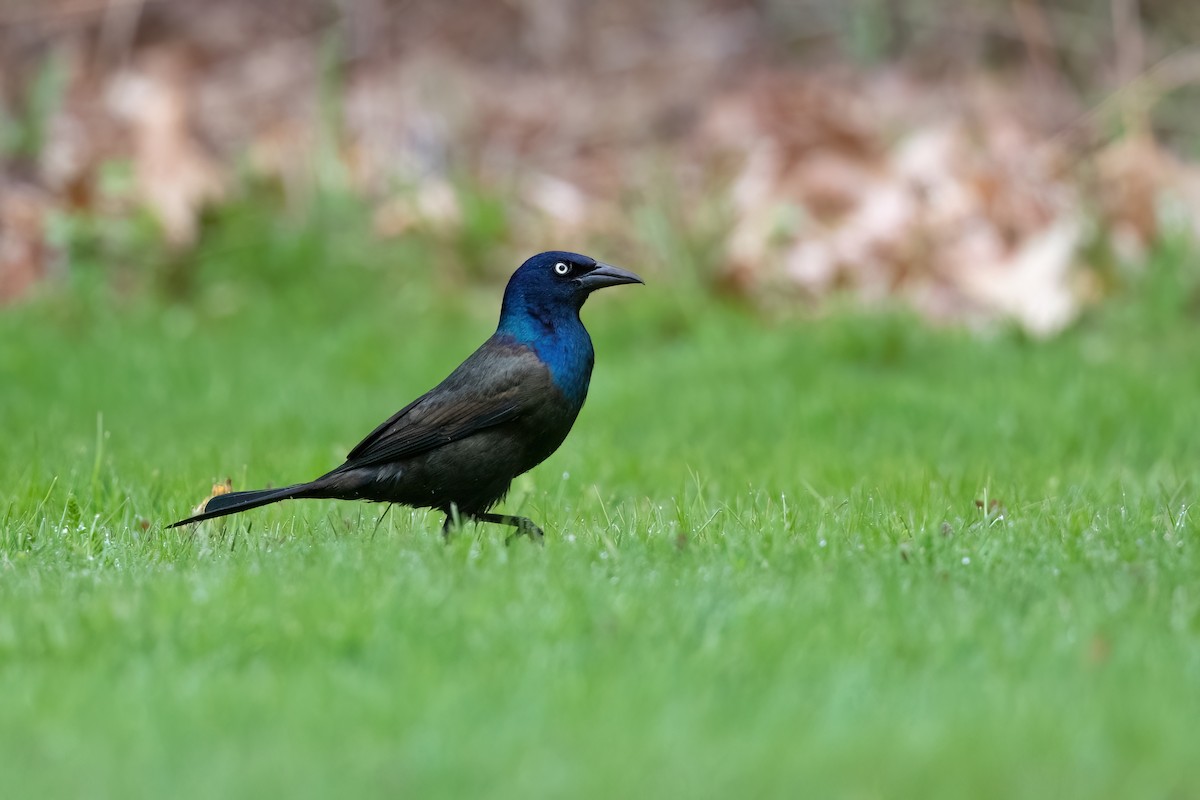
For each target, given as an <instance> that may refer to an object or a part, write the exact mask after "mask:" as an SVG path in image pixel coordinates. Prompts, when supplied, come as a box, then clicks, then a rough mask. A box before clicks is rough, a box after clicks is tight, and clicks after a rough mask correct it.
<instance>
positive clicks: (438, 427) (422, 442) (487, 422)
mask: <svg viewBox="0 0 1200 800" xmlns="http://www.w3.org/2000/svg"><path fill="white" fill-rule="evenodd" d="M622 283H642V279H641V278H639V277H638V276H637V275H634V274H633V273H632V272H628V271H626V270H623V269H619V268H617V267H614V266H611V265H609V264H602V263H600V262H599V261H596V260H595V259H593V258H588V257H587V256H584V255H579V254H578V253H567V252H561V251H551V252H548V253H540V254H538V255H536V256H534V257H532V258H530V259H529V260H528V261H526V262H525V263H524V264H522V265H521V267H520V269H518V270H517V271H516V272H515V273H513V276H512V278H510V279H509V281H508V286H507V288H505V290H504V302H503V305H502V306H501V308H500V324H499V326H498V327H497V328H496V332H495V333H494V334H493V335H492V337H491V338H490V339H488V340H487V341H486V342H484V343H483V345H482V346H480V348H479V349H478V350H476V351H475V352H474V353H472V354H471V356H470V357H469V358H467V360H466V361H464V362H463V363H462V364H460V365H459V367H458V369H456V370H454V372H452V373H450V375H449V377H447V378H446V379H445V380H444V381H442V382H441V383H440V384H438V385H437V386H436V387H434V388H433V389H432V390H431V391H429V392H428V393H426V394H424V395H422V396H421V397H419V398H417V399H416V400H414V401H413V402H411V403H409V404H408V405H407V406H405V407H404V408H402V409H400V410H399V411H397V412H396V413H395V414H394V415H392V417H391V418H390V419H388V420H387V421H385V422H384V423H383V424H381V425H380V426H379V427H377V428H376V429H375V430H373V431H371V433H370V434H369V435H368V436H367V438H365V439H363V440H362V441H361V442H359V443H358V446H356V447H355V448H354V449H353V450H351V451H350V454H349V455H348V456H347V457H346V463H344V464H342V465H341V466H340V467H338V468H337V469H334V470H333V471H331V472H328V473H326V474H325V475H322V476H321V477H319V478H317V479H316V480H314V481H309V482H308V483H298V484H296V485H294V486H288V487H285V488H282V489H261V490H258V491H248V492H231V493H229V494H222V495H217V496H216V497H213V498H212V499H211V500H209V501H208V503H207V505H206V506H205V507H204V509H203V511H201V512H200V513H198V514H196V515H195V516H191V517H188V518H187V519H184V520H180V521H179V522H176V523H173V524H172V525H171V526H170V527H172V528H173V527H175V526H177V525H186V524H188V523H190V522H200V521H202V520H206V519H212V518H213V517H221V516H224V515H226V514H236V513H238V512H240V511H246V510H248V509H251V508H258V507H259V506H264V505H267V504H268V503H275V502H278V501H280V500H290V499H293V498H305V497H307V498H324V499H338V500H373V501H376V502H383V503H402V504H404V505H409V506H414V507H417V508H436V509H438V510H439V511H441V512H443V513H444V514H445V515H446V522H445V525H444V526H443V531H444V532H446V533H448V532H449V531H450V529H451V528H452V527H454V526H455V525H456V524H457V523H458V521H459V520H460V519H473V520H478V521H480V522H495V523H499V524H502V525H512V526H513V527H515V528H516V529H517V532H518V533H525V534H528V535H529V536H530V537H533V538H538V539H540V538H541V537H542V535H543V534H542V529H541V528H539V527H538V526H537V525H535V524H534V523H533V522H532V521H530V520H529V519H526V518H525V517H515V516H509V515H507V514H492V513H489V509H491V507H492V506H493V505H495V504H496V503H497V502H498V501H499V500H500V499H501V498H502V497H504V495H505V494H506V493H507V492H508V487H509V485H510V484H511V483H512V479H513V478H515V477H516V476H517V475H520V474H521V473H522V472H525V471H527V470H529V469H532V468H533V467H534V466H536V465H537V464H540V463H541V462H542V461H544V460H545V459H546V458H547V457H548V456H549V455H550V454H551V453H553V452H554V451H555V450H557V449H558V446H559V445H560V444H562V442H563V439H565V438H566V436H567V433H568V432H569V431H570V430H571V425H573V424H574V423H575V417H577V416H578V415H579V410H580V409H581V408H582V407H583V401H584V398H585V397H587V390H588V382H589V381H590V380H591V376H592V364H593V361H594V354H593V351H592V340H591V337H590V336H588V332H587V329H586V328H584V327H583V322H582V321H580V319H579V310H580V309H581V308H582V307H583V303H584V301H585V300H587V297H588V295H589V294H591V293H592V292H594V291H595V290H596V289H602V288H604V287H605V286H616V285H618V284H622ZM389 507H390V506H389ZM385 513H386V512H385Z"/></svg>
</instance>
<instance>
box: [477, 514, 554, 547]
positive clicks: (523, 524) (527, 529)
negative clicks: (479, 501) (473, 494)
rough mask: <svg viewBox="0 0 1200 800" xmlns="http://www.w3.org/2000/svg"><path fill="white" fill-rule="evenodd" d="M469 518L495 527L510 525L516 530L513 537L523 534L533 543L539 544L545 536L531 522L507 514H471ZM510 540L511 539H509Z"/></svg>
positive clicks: (525, 518) (524, 518)
mask: <svg viewBox="0 0 1200 800" xmlns="http://www.w3.org/2000/svg"><path fill="white" fill-rule="evenodd" d="M471 518H472V519H474V520H477V521H479V522H494V523H496V524H497V525H511V526H512V527H514V528H516V529H517V532H516V533H514V534H513V536H520V535H521V534H525V535H526V536H528V537H529V538H530V539H532V540H533V541H535V542H537V543H538V544H541V542H542V540H543V539H544V538H545V536H546V534H545V533H544V532H543V531H542V529H541V528H539V527H538V526H537V525H534V524H533V520H531V519H528V518H527V517H514V516H511V515H509V514H472V515H471ZM509 538H512V537H509Z"/></svg>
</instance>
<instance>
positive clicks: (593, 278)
mask: <svg viewBox="0 0 1200 800" xmlns="http://www.w3.org/2000/svg"><path fill="white" fill-rule="evenodd" d="M576 281H578V283H579V284H580V285H581V286H582V287H583V288H585V289H587V290H588V291H589V292H594V291H596V290H597V289H603V288H604V287H605V286H617V285H619V284H622V283H642V284H644V283H645V281H644V280H642V279H641V278H639V277H638V276H637V275H634V274H633V273H632V272H630V271H629V270H627V269H621V268H620V267H614V266H613V265H612V264H604V263H601V262H599V261H597V262H596V266H595V268H594V269H592V271H591V272H589V273H588V274H586V275H584V276H582V277H580V278H576Z"/></svg>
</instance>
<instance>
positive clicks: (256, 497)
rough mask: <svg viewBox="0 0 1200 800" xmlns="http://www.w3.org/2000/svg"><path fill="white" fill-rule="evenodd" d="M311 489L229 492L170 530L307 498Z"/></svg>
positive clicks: (304, 484) (300, 486)
mask: <svg viewBox="0 0 1200 800" xmlns="http://www.w3.org/2000/svg"><path fill="white" fill-rule="evenodd" d="M308 488H309V484H307V483H298V484H296V485H295V486H285V487H284V488H282V489H257V490H255V491H250V492H229V493H227V494H219V495H217V496H216V497H213V498H212V499H210V500H209V501H208V502H207V503H205V504H204V510H203V511H201V512H200V513H199V514H195V515H193V516H190V517H188V518H187V519H181V520H179V521H178V522H172V523H171V524H170V525H168V526H167V527H168V528H177V527H179V526H180V525H187V524H189V523H192V522H203V521H204V520H206V519H212V518H213V517H223V516H225V515H226V514H237V513H238V512H240V511H249V510H250V509H252V508H258V507H259V506H265V505H269V504H271V503H278V502H279V501H280V500H288V499H290V498H293V497H304V496H306V495H305V493H304V491H305V490H306V489H308Z"/></svg>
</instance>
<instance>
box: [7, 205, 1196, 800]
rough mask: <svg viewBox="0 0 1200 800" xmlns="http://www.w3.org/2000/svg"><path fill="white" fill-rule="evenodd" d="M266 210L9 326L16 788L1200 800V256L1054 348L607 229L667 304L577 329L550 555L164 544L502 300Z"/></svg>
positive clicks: (456, 345) (336, 527) (337, 540)
mask: <svg viewBox="0 0 1200 800" xmlns="http://www.w3.org/2000/svg"><path fill="white" fill-rule="evenodd" d="M242 216H243V217H245V218H246V220H245V221H240V222H239V217H238V216H237V215H233V217H232V218H231V219H229V220H224V221H218V223H217V230H216V232H215V233H214V234H213V235H211V236H210V237H209V238H208V239H207V240H206V241H208V242H209V243H208V244H206V245H205V247H204V249H203V250H202V251H201V252H200V253H199V254H197V255H196V256H194V257H192V258H191V259H190V260H189V261H188V262H187V263H185V264H184V265H183V266H182V267H179V269H181V270H184V271H183V273H182V275H183V277H182V278H181V277H180V276H179V275H178V274H177V275H176V276H175V279H173V281H172V282H171V283H170V285H168V286H157V287H155V286H153V284H154V283H155V280H154V279H153V278H151V277H147V275H145V274H143V273H142V272H139V271H138V270H137V269H136V268H135V267H129V268H128V274H123V276H122V277H121V279H120V280H119V281H115V282H113V281H110V279H109V277H107V276H106V277H104V278H100V277H98V276H96V275H95V274H93V273H92V272H90V271H89V269H88V264H89V263H90V264H92V266H93V267H97V266H98V265H99V264H100V263H102V261H103V259H102V258H101V257H100V256H102V255H103V254H102V253H101V254H99V255H97V254H92V256H91V258H92V262H89V261H88V260H87V259H86V258H84V259H83V260H82V261H81V265H79V266H77V267H76V268H75V269H74V270H73V271H72V273H71V274H70V275H69V276H68V278H69V279H68V280H66V283H67V284H68V285H65V286H64V285H58V286H56V287H54V288H51V289H48V290H46V291H45V292H44V293H43V294H42V296H40V297H37V298H35V299H33V300H31V301H30V302H28V303H26V304H25V305H23V306H20V307H16V308H10V309H6V310H4V311H3V312H0V376H2V377H0V381H2V383H3V389H2V390H0V437H2V439H3V442H4V447H3V451H2V452H3V454H4V456H3V459H0V485H3V486H4V487H5V491H4V493H3V495H2V496H0V793H2V794H3V795H5V796H8V797H50V796H60V797H179V798H190V797H222V798H228V797H330V796H335V795H336V796H346V797H356V796H389V797H394V796H416V797H471V796H490V797H620V796H635V797H763V796H770V797H881V796H913V797H922V798H927V797H979V798H987V797H997V798H1010V797H1062V796H1077V797H1089V798H1097V797H1114V798H1125V797H1178V798H1183V797H1195V796H1200V758H1197V744H1196V730H1197V720H1200V556H1198V554H1197V549H1198V547H1200V541H1197V533H1198V526H1197V512H1196V510H1195V505H1196V502H1197V494H1198V493H1200V435H1198V434H1197V423H1198V422H1200V416H1198V410H1197V409H1198V406H1197V398H1198V397H1200V363H1198V357H1200V349H1198V345H1197V342H1198V341H1200V323H1198V321H1197V318H1196V315H1195V311H1194V309H1190V307H1189V305H1188V302H1189V301H1188V292H1189V291H1193V290H1194V285H1195V278H1194V277H1188V275H1189V274H1192V275H1194V267H1193V266H1191V265H1192V263H1193V262H1192V261H1191V260H1190V259H1191V258H1192V256H1190V255H1189V254H1188V252H1187V251H1185V250H1179V251H1178V252H1167V253H1164V254H1162V255H1161V256H1159V258H1158V261H1157V263H1156V264H1155V265H1154V266H1155V269H1154V271H1153V273H1152V274H1153V276H1155V277H1151V278H1149V279H1145V280H1144V281H1143V284H1142V285H1140V286H1139V287H1138V288H1137V290H1136V291H1134V292H1132V293H1130V294H1129V295H1127V296H1126V297H1125V299H1121V300H1115V301H1111V302H1110V303H1108V304H1107V305H1105V306H1103V307H1101V308H1100V309H1098V310H1096V311H1093V312H1092V313H1090V314H1089V315H1088V316H1086V317H1085V318H1084V319H1083V320H1081V321H1080V323H1079V324H1078V325H1076V326H1075V327H1074V328H1073V329H1072V330H1070V331H1069V332H1068V333H1066V334H1065V335H1063V336H1061V337H1059V338H1057V339H1055V340H1052V341H1049V342H1035V341H1030V340H1028V339H1027V338H1025V337H1023V336H1022V335H1020V334H1018V333H1016V332H1013V331H1010V330H1007V329H1004V328H1002V327H1001V328H994V329H990V330H985V331H976V332H968V331H963V330H936V329H933V328H930V327H929V326H927V325H925V324H923V323H921V322H919V321H917V320H915V319H913V318H910V317H908V316H906V315H904V314H903V313H900V312H895V311H887V312H881V313H876V314H870V315H868V314H864V313H861V312H854V311H852V310H845V309H843V310H835V311H829V312H825V313H822V314H797V315H795V316H788V317H778V316H772V317H769V318H767V317H763V316H761V315H756V314H754V313H751V312H750V311H749V310H747V309H746V308H742V307H739V306H737V305H731V304H730V303H728V302H726V301H721V300H718V299H714V298H712V297H710V296H708V295H706V294H705V293H704V292H702V291H699V290H698V289H697V286H696V284H697V281H696V280H695V278H694V276H689V275H687V274H685V273H684V272H683V271H681V270H679V269H676V268H673V265H672V264H667V263H659V262H657V261H655V260H654V259H650V258H648V257H647V258H646V259H645V260H644V261H641V262H636V263H635V261H633V260H631V259H630V258H628V257H627V258H623V259H622V258H618V255H619V253H609V252H605V251H604V250H603V249H602V248H601V249H597V248H587V249H590V250H594V251H595V255H597V256H601V257H609V258H611V259H612V260H614V261H617V262H618V263H623V265H624V266H628V267H631V268H633V269H636V270H638V271H640V272H642V273H643V274H644V276H645V277H646V278H647V286H645V287H622V288H621V289H619V290H613V291H611V292H605V293H604V294H603V295H602V296H600V297H597V298H595V299H594V300H593V301H592V302H590V303H589V305H588V307H587V308H586V309H585V310H584V317H585V321H586V322H587V323H588V325H589V327H590V329H591V330H592V332H593V337H594V339H595V343H596V351H597V366H596V372H595V375H594V378H593V384H592V392H591V396H590V398H589V400H588V403H587V406H586V407H585V409H584V412H583V414H582V415H581V418H580V420H579V422H578V423H577V425H576V428H575V430H574V432H573V433H572V435H571V436H570V437H569V438H568V439H567V442H566V444H565V445H564V446H563V447H562V449H561V450H560V451H559V452H558V453H557V454H556V455H554V456H553V457H552V458H551V459H550V460H549V461H548V462H546V463H545V464H543V465H542V466H540V467H539V468H537V469H536V470H534V471H533V472H532V473H530V474H529V475H527V476H524V477H522V478H519V479H518V480H517V482H516V483H515V484H514V487H513V492H512V493H511V495H510V496H509V498H508V499H507V501H506V502H505V503H504V504H503V505H502V506H501V508H502V509H506V510H510V511H512V512H514V513H521V514H525V515H528V516H530V517H532V518H533V519H534V520H535V521H537V522H539V523H540V524H541V525H542V526H543V527H544V528H545V529H546V532H547V538H546V543H545V546H544V547H542V548H538V547H536V546H534V545H532V544H529V543H527V542H525V541H518V542H515V543H514V544H512V545H511V546H506V545H505V543H504V536H505V535H506V531H505V530H502V529H498V528H495V527H492V526H480V527H477V528H472V527H469V528H467V529H465V530H464V531H463V532H462V533H460V534H459V535H458V536H456V537H455V538H453V539H452V540H451V541H450V542H448V543H445V542H443V540H442V538H441V536H440V531H439V528H440V522H441V520H440V517H439V516H438V515H436V514H426V513H424V512H412V511H409V510H407V509H396V510H394V511H393V512H392V513H391V514H390V515H388V517H387V518H386V519H385V520H384V522H383V523H382V524H381V525H379V527H378V529H377V530H375V526H376V520H377V518H378V515H379V512H380V511H381V508H380V507H378V506H370V505H363V504H348V503H341V504H339V503H334V502H314V501H303V502H293V503H285V504H281V505H278V506H274V507H270V508H266V509H261V510H258V511H254V512H251V513H248V514H246V515H243V516H240V517H232V518H230V519H229V520H228V521H227V522H223V523H209V524H207V525H205V526H201V527H199V528H197V529H193V530H187V529H180V530H166V529H164V525H165V524H166V523H169V522H171V521H173V520H175V519H178V518H179V517H181V516H184V515H185V514H187V513H188V512H189V510H190V509H191V508H192V507H193V506H194V505H196V504H197V503H198V502H199V501H200V500H201V499H202V498H204V497H205V496H206V495H207V494H208V492H209V490H210V488H211V486H212V484H214V483H216V482H219V481H224V480H225V479H226V478H230V479H232V482H233V484H234V486H235V487H237V488H255V487H259V486H264V485H267V484H272V483H274V484H282V483H286V482H293V481H297V480H301V479H305V478H308V477H312V476H314V475H316V474H318V473H320V472H321V471H324V470H326V469H328V468H330V467H332V466H334V465H336V464H337V463H339V462H340V459H341V458H342V456H344V455H345V452H346V451H347V450H348V449H349V448H350V447H351V446H352V445H353V444H354V443H355V442H356V441H357V440H358V438H359V437H360V436H362V435H363V434H365V433H366V432H367V431H369V430H370V429H371V428H372V427H373V426H374V425H375V424H376V423H377V422H378V421H380V420H381V419H383V418H384V417H386V416H387V415H388V414H390V413H391V412H392V411H394V410H395V409H396V408H399V407H400V406H401V405H403V404H404V403H406V402H407V401H408V400H410V399H412V398H413V397H414V396H416V395H417V394H419V393H420V392H422V391H424V390H425V389H428V388H429V387H430V386H432V385H433V384H434V383H435V382H436V381H437V380H439V379H440V378H441V377H442V376H443V375H444V374H445V373H446V372H447V371H448V370H449V369H450V368H452V367H453V366H454V365H456V364H457V363H458V362H459V361H460V360H461V359H462V358H463V357H464V356H466V355H467V354H468V353H469V352H470V351H471V350H472V349H473V348H474V346H475V345H477V344H478V343H479V342H480V341H482V340H483V338H485V337H486V336H487V335H488V334H489V333H490V332H491V330H492V327H493V326H494V324H495V317H496V314H497V312H498V308H499V297H500V293H501V291H502V286H503V280H502V278H501V279H500V280H499V281H497V279H496V278H495V277H494V276H495V275H496V274H497V273H498V272H503V269H500V270H498V271H497V272H493V273H492V276H493V277H490V278H485V277H480V276H479V275H476V274H474V273H469V272H465V271H457V272H456V271H454V269H452V267H451V266H450V265H454V264H456V263H458V262H457V261H456V258H455V254H454V253H453V252H447V248H448V245H447V244H446V243H445V242H440V243H439V242H436V241H423V240H413V241H409V240H402V241H398V242H390V243H370V242H367V241H366V237H365V236H361V231H360V230H358V229H357V228H356V227H355V226H354V225H346V226H341V225H339V224H337V223H330V224H329V225H327V226H311V227H305V226H302V225H298V224H297V223H296V222H288V221H287V220H286V219H283V220H267V221H265V222H264V220H263V219H262V218H261V217H256V216H254V215H252V214H243V215H242ZM545 244H550V243H545ZM632 252H636V251H632ZM516 259H517V254H516V253H515V252H513V251H505V254H504V255H503V257H502V263H503V264H511V265H512V266H515V265H516ZM635 259H636V257H635ZM93 262H94V263H93ZM130 286H132V288H130ZM148 287H149V288H148Z"/></svg>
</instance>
